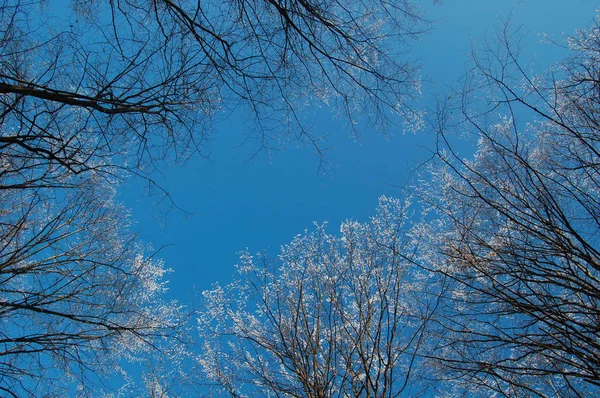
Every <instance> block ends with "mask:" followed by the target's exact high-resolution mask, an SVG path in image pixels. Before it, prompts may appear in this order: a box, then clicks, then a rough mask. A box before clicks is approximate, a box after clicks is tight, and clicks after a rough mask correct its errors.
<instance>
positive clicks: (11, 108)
mask: <svg viewBox="0 0 600 398" xmlns="http://www.w3.org/2000/svg"><path fill="white" fill-rule="evenodd" d="M0 26H2V28H1V30H0V54H1V55H2V62H1V63H0V125H1V126H2V137H0V144H1V145H2V147H3V148H4V149H3V153H7V154H8V155H9V156H11V157H14V156H15V155H18V156H20V157H25V158H27V159H29V162H30V163H33V162H37V163H40V168H41V170H40V171H39V172H38V173H37V174H36V175H35V176H34V177H31V178H32V180H30V181H29V182H30V183H33V182H37V183H38V184H39V183H40V179H44V181H45V180H46V179H48V180H50V181H52V182H51V183H56V178H55V177H56V173H57V171H56V169H57V168H65V169H68V170H70V171H71V172H75V173H77V172H82V171H84V170H89V169H94V170H99V169H102V167H103V166H105V164H111V163H110V162H116V164H118V165H119V166H121V167H123V166H124V167H126V168H132V169H136V168H137V169H138V172H139V170H140V169H143V167H148V166H149V165H151V164H153V163H154V162H157V161H159V160H162V159H164V157H165V156H167V154H171V155H174V156H175V157H176V158H185V157H186V156H188V155H189V154H190V152H194V151H202V149H203V147H204V146H205V145H207V144H208V140H209V139H210V123H211V121H212V120H213V118H214V117H215V115H216V114H217V112H219V111H231V110H233V109H235V108H239V107H240V106H243V107H245V108H246V109H247V111H248V112H249V113H250V114H251V115H254V116H255V121H256V123H255V129H254V131H255V132H256V135H255V136H254V138H257V139H258V145H259V147H263V146H269V145H271V144H277V142H281V141H284V140H286V139H288V138H295V139H298V140H300V141H305V142H307V143H309V144H310V145H313V146H314V147H315V148H316V149H317V150H320V149H321V146H320V143H319V142H318V135H314V134H313V132H310V131H309V130H310V129H309V124H310V123H308V122H307V121H306V120H304V119H303V117H302V116H301V114H302V112H300V111H301V110H302V109H305V108H306V105H305V104H306V103H307V102H312V103H315V102H316V103H324V104H329V105H331V106H332V108H333V109H335V110H336V111H340V112H342V113H344V114H346V115H347V116H348V117H350V118H351V119H355V117H356V116H357V115H360V116H361V117H362V116H365V117H366V118H368V117H369V115H371V116H373V118H372V120H373V121H381V118H386V117H387V116H389V112H390V111H392V112H395V113H399V114H401V115H402V116H403V117H404V119H405V120H413V119H417V118H418V112H416V111H414V110H413V109H411V107H410V106H409V104H408V101H407V98H409V97H410V96H411V95H412V94H413V93H414V92H415V88H416V86H417V85H418V76H417V73H416V71H415V69H414V68H413V67H412V66H411V65H410V63H409V62H408V61H407V60H406V59H402V54H401V53H402V52H403V51H405V50H406V48H407V46H406V43H407V42H408V41H410V39H411V38H412V37H414V36H416V35H417V34H418V33H420V32H421V30H422V29H423V26H425V24H424V20H423V19H422V18H421V17H420V15H419V14H418V12H417V10H416V9H415V7H414V6H413V5H412V4H411V3H410V2H408V1H406V0H403V1H398V2H387V1H381V0H360V1H353V2H351V3H347V2H342V1H333V2H320V1H313V0H309V1H279V0H277V1H276V0H269V1H262V0H261V1H256V0H239V1H226V2H222V1H203V2H202V3H199V2H193V1H171V0H159V1H154V2H146V1H138V0H118V1H110V2H104V1H74V2H72V3H71V7H70V8H67V7H65V6H64V3H62V2H55V1H43V2H42V1H40V2H38V1H34V0H31V1H28V0H27V1H17V2H14V1H8V0H3V1H2V2H1V3H0ZM352 124H353V123H350V125H352ZM288 129H289V133H286V131H287V130H288ZM126 155H127V156H126ZM123 156H126V157H125V158H123ZM117 160H120V161H118V162H117ZM143 160H144V162H142V161H143ZM49 162H50V163H52V165H48V163H49ZM140 162H142V163H140ZM142 166H143V167H142ZM59 174H60V173H59Z"/></svg>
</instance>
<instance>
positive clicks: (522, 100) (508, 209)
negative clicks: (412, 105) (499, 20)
mask: <svg viewBox="0 0 600 398" xmlns="http://www.w3.org/2000/svg"><path fill="white" fill-rule="evenodd" d="M520 37H521V36H520V35H519V34H518V32H516V33H515V31H513V30H512V29H511V28H510V25H509V24H507V25H506V26H505V27H504V30H501V31H500V32H499V34H498V35H497V38H496V39H497V40H496V41H495V42H494V43H493V44H490V45H488V46H487V47H486V48H484V49H483V51H480V52H478V53H476V55H475V68H474V69H473V70H472V71H471V72H470V73H469V79H468V80H467V84H466V85H465V90H464V92H463V93H462V95H461V96H460V104H459V108H458V110H459V112H455V113H454V114H457V113H460V114H461V115H462V120H458V121H457V120H456V118H453V117H452V116H453V115H452V113H451V111H452V108H451V107H447V108H445V109H442V111H441V112H440V113H439V118H438V122H439V125H438V128H439V133H440V134H439V137H440V148H439V151H438V154H439V157H438V159H439V162H438V163H436V164H435V165H434V166H433V167H432V170H431V174H430V176H432V178H433V179H432V181H431V182H430V183H427V184H425V185H424V186H423V187H422V189H421V194H422V196H423V198H424V199H425V202H426V203H428V204H429V205H430V206H431V209H432V210H434V211H435V212H436V213H437V214H438V217H437V218H435V221H432V222H430V223H429V225H428V227H427V229H426V230H425V231H421V232H422V236H427V235H428V236H430V237H431V239H430V242H429V244H430V252H429V256H430V257H424V260H426V261H425V264H428V265H427V266H428V267H431V268H432V269H435V270H436V271H438V272H440V273H441V274H443V275H444V276H445V277H446V278H450V279H451V280H453V281H454V284H455V286H454V290H453V293H452V294H448V295H446V297H445V300H444V302H445V304H446V305H445V310H444V311H441V312H440V313H439V314H438V315H440V314H445V316H444V317H440V318H438V320H439V333H440V337H441V338H442V341H443V343H442V344H440V345H439V346H438V349H437V350H435V351H434V354H433V356H434V357H437V358H441V359H442V360H443V364H444V366H445V372H446V373H445V377H447V378H449V379H454V380H458V381H460V382H462V383H463V385H465V386H467V388H468V389H470V390H471V392H478V393H480V394H481V395H484V396H487V395H489V394H491V393H492V392H494V393H499V394H501V395H505V396H524V397H525V396H543V397H546V396H547V397H554V396H567V397H574V396H576V397H589V396H596V395H598V394H599V393H600V382H599V380H600V373H599V370H600V251H599V250H600V241H599V240H598V236H599V233H600V223H599V219H600V217H599V216H600V174H599V172H600V168H599V165H600V156H599V154H600V148H599V146H598V144H599V142H600V119H599V115H600V107H599V105H600V90H599V88H600V78H599V76H600V69H599V65H600V62H599V61H600V58H599V54H600V25H598V23H596V24H595V25H594V26H592V27H591V28H589V29H587V30H583V31H580V32H578V33H577V35H575V36H574V37H572V38H570V40H569V47H570V54H569V56H568V58H567V59H566V61H565V62H563V63H561V64H559V65H558V66H557V67H556V68H554V69H552V70H551V71H550V73H548V74H546V75H545V76H536V77H532V76H530V75H528V73H527V69H528V68H526V67H524V66H523V65H522V63H521V61H520V57H519V53H520V51H521V48H520V46H519V39H520ZM446 105H447V104H446ZM498 115H500V116H498ZM469 130H470V131H473V132H474V135H475V136H476V137H477V139H478V145H477V149H476V153H475V154H474V156H473V158H472V159H470V160H467V159H464V158H462V157H461V156H459V154H458V153H457V152H456V151H454V150H453V148H455V146H454V145H453V144H451V142H452V140H454V139H455V138H453V137H452V134H451V133H452V132H456V131H458V132H460V133H464V132H465V131H469ZM440 316H441V315H440ZM490 390H491V391H490Z"/></svg>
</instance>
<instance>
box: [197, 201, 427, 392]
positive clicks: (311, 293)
mask: <svg viewBox="0 0 600 398" xmlns="http://www.w3.org/2000/svg"><path fill="white" fill-rule="evenodd" d="M406 222H407V205H406V203H404V202H401V201H399V200H395V199H391V198H385V197H382V198H381V199H380V204H379V207H378V210H377V215H376V216H375V217H373V218H372V219H371V221H370V222H368V223H359V222H356V221H346V222H344V223H343V224H342V226H341V236H339V237H337V236H334V235H330V234H328V233H326V232H325V226H324V225H321V226H317V227H316V229H315V231H313V232H310V233H308V232H306V233H305V234H303V235H298V236H297V237H295V238H294V239H293V240H292V242H291V243H290V244H288V245H286V246H284V247H282V250H281V254H280V255H279V257H278V258H277V259H269V258H268V257H266V256H265V255H263V254H257V255H255V256H252V255H250V254H249V253H248V252H244V253H242V255H241V258H240V263H239V264H238V266H237V269H238V275H237V277H236V278H235V280H234V282H232V283H231V284H229V285H227V286H225V287H221V286H218V285H217V286H215V287H214V289H212V290H209V291H206V292H204V298H205V305H204V307H203V310H202V313H201V316H200V318H199V331H200V334H201V337H202V340H201V341H202V342H203V344H204V350H203V353H202V354H201V359H200V364H201V365H202V368H203V370H204V373H205V375H206V378H207V379H208V381H209V383H211V384H212V385H213V387H214V389H213V393H214V394H223V395H230V396H235V397H252V396H279V397H358V396H362V397H395V396H417V395H418V394H419V393H420V392H421V391H422V389H425V388H426V383H425V382H424V379H419V377H418V376H416V375H418V374H419V372H420V370H419V369H418V368H419V366H418V364H419V359H418V353H419V350H420V348H421V346H422V344H423V339H424V332H425V329H426V326H427V323H428V319H429V317H430V316H431V314H432V312H433V310H432V308H430V307H428V306H427V305H426V303H425V301H422V300H419V299H420V298H422V297H423V296H425V295H426V294H427V291H426V289H424V286H425V285H424V281H423V280H422V278H423V275H420V274H419V273H418V272H417V269H416V268H411V262H412V256H413V252H412V250H411V249H410V246H411V243H410V241H411V239H410V238H409V236H408V235H407V234H406ZM421 382H422V383H421Z"/></svg>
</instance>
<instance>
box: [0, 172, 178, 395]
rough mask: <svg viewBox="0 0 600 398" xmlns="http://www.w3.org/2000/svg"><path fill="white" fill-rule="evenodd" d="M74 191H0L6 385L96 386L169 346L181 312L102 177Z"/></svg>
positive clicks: (8, 389) (10, 391) (0, 329)
mask: <svg viewBox="0 0 600 398" xmlns="http://www.w3.org/2000/svg"><path fill="white" fill-rule="evenodd" d="M65 183H68V184H69V185H70V186H71V189H69V190H54V189H41V188H40V189H37V190H34V189H2V190H0V218H1V223H0V315H1V322H0V390H1V391H2V393H1V394H0V395H3V396H14V397H23V396H65V395H73V394H74V392H75V389H77V391H79V393H80V394H84V393H86V392H89V391H91V387H92V385H94V384H97V383H102V382H103V381H105V380H106V376H108V375H110V374H114V373H115V372H117V371H118V366H119V364H122V363H123V361H125V362H126V361H130V360H135V359H136V358H139V357H140V355H142V354H143V353H144V352H147V351H149V350H153V349H156V348H159V347H167V344H166V342H165V341H164V339H168V338H170V337H172V336H175V335H176V329H177V327H178V324H179V318H180V314H179V312H180V311H179V308H178V306H177V305H176V304H174V303H167V302H164V301H163V300H162V299H161V296H162V293H163V291H164V289H165V288H164V285H163V282H162V278H163V276H164V274H165V272H166V270H165V268H164V266H163V264H162V263H161V262H160V261H159V260H156V259H152V258H148V257H146V256H144V250H143V248H142V247H141V246H140V244H139V243H138V242H137V240H136V237H135V235H133V234H132V233H131V232H130V231H129V229H128V225H127V224H128V223H127V213H126V212H125V211H124V209H123V208H122V207H121V206H119V205H118V204H117V203H116V202H115V201H114V198H113V196H114V189H113V188H112V186H111V185H110V184H109V183H108V181H107V180H106V179H105V178H103V177H102V176H99V175H95V174H92V175H89V176H87V177H85V178H81V177H72V178H70V179H69V180H68V181H65Z"/></svg>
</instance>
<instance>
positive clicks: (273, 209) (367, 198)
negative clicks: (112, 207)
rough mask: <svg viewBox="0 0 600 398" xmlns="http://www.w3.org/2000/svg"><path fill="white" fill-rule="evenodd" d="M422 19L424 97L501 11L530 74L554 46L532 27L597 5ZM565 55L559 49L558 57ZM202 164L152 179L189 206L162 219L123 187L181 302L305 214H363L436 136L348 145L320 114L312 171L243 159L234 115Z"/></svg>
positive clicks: (546, 26) (445, 79)
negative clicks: (324, 167)
mask: <svg viewBox="0 0 600 398" xmlns="http://www.w3.org/2000/svg"><path fill="white" fill-rule="evenodd" d="M422 3H423V4H424V6H426V8H427V9H426V13H427V16H428V17H429V18H431V19H434V20H437V22H436V23H435V24H434V25H433V30H432V31H431V32H429V33H427V34H425V35H424V36H423V38H422V39H421V41H420V42H418V43H416V45H415V48H414V52H413V56H414V58H415V59H418V60H419V62H420V63H421V64H422V65H423V69H422V75H423V77H424V78H425V79H426V80H427V81H428V83H426V84H424V86H423V97H424V100H425V102H428V101H430V99H431V98H432V96H434V95H445V94H444V93H445V92H446V91H447V87H448V86H449V85H452V84H454V83H455V82H456V80H457V79H458V78H459V77H460V75H461V73H462V72H463V71H464V66H465V64H466V63H467V62H468V54H469V52H470V49H471V44H472V43H473V42H474V41H479V42H481V41H482V39H483V37H484V35H485V34H486V32H488V33H492V32H493V29H494V24H497V23H498V16H502V17H506V16H507V15H508V13H509V12H510V11H511V9H512V10H513V11H512V13H513V18H514V22H515V25H521V24H522V32H523V33H524V34H525V35H526V40H525V43H526V45H527V46H526V48H525V51H524V52H525V53H526V54H527V55H528V56H530V57H532V59H533V61H534V62H535V66H536V69H538V70H539V69H540V68H545V67H547V66H548V65H549V63H550V62H552V61H556V60H558V59H559V58H560V56H561V51H559V50H557V48H556V47H553V46H551V45H548V44H543V43H541V42H540V37H539V36H538V34H539V33H542V32H544V33H547V34H549V35H550V36H553V37H555V38H557V39H560V36H561V34H563V33H565V34H571V33H573V32H574V30H575V29H577V28H584V27H586V26H589V25H590V23H591V21H592V20H593V19H594V18H595V16H596V9H597V8H598V7H599V6H600V3H599V2H596V1H592V0H545V1H543V0H522V1H520V2H518V3H517V2H514V1H511V0H444V1H442V4H437V5H431V3H432V1H431V0H423V1H422ZM563 54H564V53H563ZM216 128H217V129H216V132H215V136H214V141H213V143H212V145H211V147H210V161H209V160H206V159H193V160H191V161H189V162H188V163H186V164H185V166H184V167H178V166H173V167H171V168H169V169H168V170H166V171H165V173H164V174H163V175H157V176H155V179H156V181H157V182H158V183H159V184H160V185H161V186H162V187H163V188H165V189H166V190H167V191H168V192H169V193H170V194H171V195H172V197H173V199H174V200H175V202H176V204H177V205H178V206H179V207H181V208H183V209H185V210H187V211H188V212H190V213H191V214H184V213H183V212H181V211H178V210H173V211H172V212H171V213H169V214H168V215H167V217H166V219H165V218H163V217H162V216H163V213H162V212H161V211H159V210H157V209H156V207H155V203H154V202H155V201H154V199H156V198H154V199H153V198H150V199H148V198H147V197H146V196H145V193H144V192H143V190H142V189H141V188H140V184H139V181H138V182H129V183H128V185H126V186H125V187H123V188H122V189H121V191H120V192H121V193H120V196H119V199H120V200H121V201H123V202H124V204H125V205H126V206H127V207H129V208H130V209H131V213H132V216H133V218H134V220H135V221H136V222H137V224H135V226H134V228H135V229H136V230H138V231H139V233H140V237H141V238H142V240H143V241H144V242H145V243H147V244H151V245H152V246H153V247H154V248H155V249H158V248H160V247H162V246H165V245H170V246H168V247H165V248H164V249H163V250H161V251H160V254H159V255H160V257H162V258H163V259H164V261H165V263H166V265H167V267H169V268H172V269H173V270H174V272H173V273H172V274H170V275H169V276H168V279H169V281H170V282H169V285H168V286H169V288H170V292H169V296H170V297H171V298H177V299H179V300H180V301H181V302H182V303H183V304H185V303H186V302H187V301H188V299H190V298H191V296H192V294H193V292H194V291H196V292H198V293H199V292H201V291H202V290H205V289H207V288H209V287H210V286H211V285H212V284H213V283H214V282H216V281H219V282H221V283H227V281H229V280H230V278H231V276H232V274H233V273H234V264H235V263H236V261H237V255H236V253H237V252H238V251H239V250H242V249H245V248H246V247H248V248H249V249H250V250H251V251H261V250H263V249H268V250H270V251H271V252H273V253H276V252H277V251H278V249H279V247H280V246H281V245H282V244H286V243H288V242H289V241H290V240H291V239H292V237H293V236H294V235H296V234H298V233H301V232H302V231H303V230H304V229H306V228H311V225H312V222H313V221H318V222H322V221H325V220H328V221H329V226H330V232H333V231H335V230H336V229H337V228H338V226H339V224H340V222H341V221H342V220H344V219H346V218H354V219H358V220H366V219H367V218H368V217H369V216H370V215H371V214H372V213H373V211H374V209H375V206H376V204H377V198H378V197H379V196H381V195H383V194H386V195H392V196H393V195H397V194H399V190H398V188H397V186H399V185H403V184H406V183H407V181H408V178H409V173H410V171H411V170H412V169H414V168H415V167H416V165H417V164H418V163H419V162H420V161H422V160H424V159H425V158H427V156H428V153H429V151H428V150H427V149H426V148H427V147H431V141H432V136H431V134H430V133H428V132H427V131H423V132H421V133H417V134H412V133H407V134H402V132H401V131H397V132H395V134H393V135H392V136H389V137H387V138H386V137H383V136H382V135H380V134H378V133H377V132H374V131H363V132H362V140H361V142H360V143H357V142H354V141H353V140H352V139H351V137H350V136H349V134H348V132H346V131H344V126H343V123H341V122H339V121H331V120H330V119H328V118H327V117H323V118H322V119H320V120H317V121H316V125H315V129H316V130H317V131H322V132H326V133H328V134H329V135H330V139H329V146H332V147H335V149H334V150H332V151H329V152H328V153H327V159H328V161H329V162H330V163H332V164H333V166H332V167H330V168H329V169H328V171H327V173H326V174H319V173H318V172H317V164H318V162H317V161H318V160H317V158H316V156H315V155H314V153H312V152H311V150H310V149H309V148H306V147H296V146H293V145H292V146H290V147H289V148H288V149H287V150H285V151H283V152H277V153H272V154H271V156H270V158H267V157H266V156H259V157H258V158H255V159H253V160H250V161H248V160H247V159H248V156H249V154H251V153H252V150H253V148H252V147H251V146H244V145H242V146H240V143H241V142H242V140H243V137H244V136H245V134H246V133H247V131H248V127H247V126H246V125H245V119H244V118H243V115H232V116H231V117H230V118H229V119H228V120H226V121H223V122H221V123H219V124H218V125H217V126H216Z"/></svg>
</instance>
